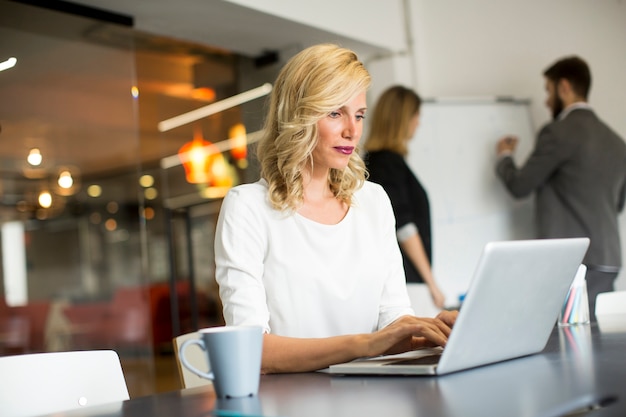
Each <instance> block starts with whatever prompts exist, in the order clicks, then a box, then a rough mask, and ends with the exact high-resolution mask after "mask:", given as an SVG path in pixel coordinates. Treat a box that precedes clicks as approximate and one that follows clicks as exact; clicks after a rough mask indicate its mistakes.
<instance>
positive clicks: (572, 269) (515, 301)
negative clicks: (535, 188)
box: [326, 238, 589, 375]
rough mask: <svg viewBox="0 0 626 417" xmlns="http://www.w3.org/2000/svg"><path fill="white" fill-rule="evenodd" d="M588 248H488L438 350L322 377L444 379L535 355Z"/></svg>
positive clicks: (582, 242)
mask: <svg viewBox="0 0 626 417" xmlns="http://www.w3.org/2000/svg"><path fill="white" fill-rule="evenodd" d="M588 246H589V239H587V238H572V239H539V240H518V241H506V242H490V243H488V244H487V245H486V246H485V248H484V250H483V253H482V255H481V257H480V260H479V262H478V266H477V268H476V271H475V272H474V276H473V278H472V281H471V283H470V287H469V290H468V292H467V295H466V297H465V299H464V301H463V304H462V306H461V309H460V311H459V315H458V317H457V321H456V323H455V325H454V328H453V329H452V333H451V334H450V337H449V339H448V343H447V345H446V347H445V349H441V348H434V349H421V350H417V351H413V352H407V353H404V354H400V355H389V356H381V357H376V358H370V359H359V360H356V361H352V362H348V363H344V364H339V365H333V366H331V367H329V368H328V369H327V370H326V372H329V373H331V374H366V375H367V374H369V375H375V374H383V375H384V374H388V375H443V374H447V373H451V372H456V371H461V370H464V369H469V368H474V367H477V366H482V365H486V364H491V363H495V362H500V361H504V360H507V359H513V358H518V357H521V356H526V355H531V354H534V353H537V352H540V351H541V350H543V348H544V347H545V345H546V343H547V341H548V338H549V337H550V333H551V332H552V329H553V328H554V326H555V324H556V320H557V317H558V314H559V311H560V309H561V307H562V305H563V301H564V300H565V297H566V296H567V292H568V290H569V287H570V285H571V283H572V281H573V280H574V276H575V275H576V272H577V271H578V268H579V267H580V265H581V262H582V260H583V257H584V255H585V253H586V251H587V248H588Z"/></svg>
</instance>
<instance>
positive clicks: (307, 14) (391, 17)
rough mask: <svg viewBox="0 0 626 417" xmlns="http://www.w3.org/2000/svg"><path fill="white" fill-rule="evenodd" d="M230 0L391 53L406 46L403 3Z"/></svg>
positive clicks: (392, 0)
mask: <svg viewBox="0 0 626 417" xmlns="http://www.w3.org/2000/svg"><path fill="white" fill-rule="evenodd" d="M227 1H228V2H230V3H234V4H238V5H240V6H245V7H249V8H251V9H256V10H259V11H262V12H264V13H268V14H272V15H275V16H279V17H282V18H285V19H289V20H292V21H294V22H299V23H302V24H305V25H309V26H314V27H316V28H319V29H323V30H326V31H329V32H333V33H337V34H340V35H344V36H346V37H352V38H354V39H359V40H361V41H363V42H366V43H370V44H372V45H376V46H380V47H383V48H385V49H389V50H392V51H398V50H401V49H402V48H403V47H404V27H403V26H402V25H398V22H399V21H402V19H403V17H402V16H403V12H402V2H401V0H384V1H383V0H334V1H332V0H331V1H329V0H321V1H318V0H316V1H293V0H227Z"/></svg>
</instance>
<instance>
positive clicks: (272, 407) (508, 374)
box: [55, 325, 626, 417]
mask: <svg viewBox="0 0 626 417" xmlns="http://www.w3.org/2000/svg"><path fill="white" fill-rule="evenodd" d="M520 337H523V335H520ZM486 348H487V347H486ZM586 408H588V409H589V410H588V411H586V412H585V413H582V414H576V416H579V415H586V416H626V332H620V333H602V332H600V331H599V329H598V328H597V327H596V326H595V325H591V326H590V325H583V326H574V327H567V328H556V329H555V331H554V332H553V334H552V336H551V338H550V341H549V342H548V345H547V346H546V348H545V350H544V352H543V353H541V354H538V355H532V356H528V357H525V358H520V359H515V360H511V361H506V362H502V363H499V364H494V365H489V366H484V367H481V368H476V369H472V370H468V371H463V372H458V373H455V374H450V375H445V376H437V377H432V376H428V377H423V376H420V377H389V376H382V377H381V376H377V377H362V376H358V377H357V376H331V375H328V374H324V373H315V372H314V373H302V374H283V375H265V376H263V377H262V378H261V387H260V391H259V395H258V397H253V398H246V399H241V400H216V398H215V396H214V394H213V390H212V388H211V387H210V386H209V387H199V388H192V389H187V390H181V391H174V392H168V393H163V394H158V395H153V396H146V397H140V398H135V399H131V400H129V401H124V402H121V403H118V404H111V405H110V406H109V407H90V408H85V409H82V410H77V411H73V412H67V413H61V414H59V413H57V414H55V417H96V416H98V417H151V416H156V417H160V416H167V417H171V416H177V417H185V416H194V417H199V416H203V417H209V416H233V415H237V416H244V415H257V416H258V415H263V416H285V417H287V416H294V417H308V416H315V417H319V416H334V417H338V416H351V417H352V416H366V417H367V416H390V415H393V416H446V417H450V416H463V417H468V416H469V417H471V416H481V417H482V416H486V415H492V416H509V417H515V416H533V417H534V416H562V415H565V414H567V413H571V412H572V411H574V410H580V409H586Z"/></svg>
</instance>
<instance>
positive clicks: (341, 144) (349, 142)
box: [313, 92, 367, 170]
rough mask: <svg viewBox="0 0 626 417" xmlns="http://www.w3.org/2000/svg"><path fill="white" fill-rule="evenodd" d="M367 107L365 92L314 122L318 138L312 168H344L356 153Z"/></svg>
mask: <svg viewBox="0 0 626 417" xmlns="http://www.w3.org/2000/svg"><path fill="white" fill-rule="evenodd" d="M366 109H367V105H366V100H365V92H363V93H361V94H359V95H357V96H355V97H354V98H353V99H352V100H351V101H349V102H348V103H346V104H345V105H344V106H343V107H341V108H339V109H337V110H335V111H332V112H331V113H329V114H328V115H327V116H326V117H324V118H322V119H321V120H320V121H318V122H317V132H318V141H317V146H316V147H315V149H314V150H313V164H314V167H315V170H328V169H331V168H334V169H343V168H345V167H346V166H347V165H348V161H349V160H350V156H351V155H352V153H353V152H355V150H356V147H357V145H358V144H359V140H360V139H361V134H362V133H363V119H364V118H365V111H366Z"/></svg>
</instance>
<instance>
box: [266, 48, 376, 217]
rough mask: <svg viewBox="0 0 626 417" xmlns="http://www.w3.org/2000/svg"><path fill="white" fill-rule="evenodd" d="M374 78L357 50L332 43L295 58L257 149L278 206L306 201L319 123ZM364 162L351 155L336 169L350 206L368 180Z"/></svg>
mask: <svg viewBox="0 0 626 417" xmlns="http://www.w3.org/2000/svg"><path fill="white" fill-rule="evenodd" d="M370 83H371V78H370V75H369V73H368V71H367V70H366V69H365V67H364V66H363V64H362V63H361V62H360V61H359V60H358V58H357V56H356V54H355V53H354V52H353V51H351V50H349V49H345V48H342V47H339V46H337V45H333V44H320V45H315V46H311V47H309V48H307V49H304V50H303V51H301V52H299V53H298V54H297V55H295V56H294V57H292V58H291V59H290V60H289V61H288V62H287V64H285V66H284V67H283V68H282V69H281V71H280V73H279V74H278V77H277V79H276V82H275V84H274V87H273V90H272V93H271V96H270V99H269V109H268V113H267V116H266V119H265V126H264V130H263V137H262V138H261V140H260V141H259V144H258V147H257V157H258V159H259V162H260V164H261V177H262V178H264V179H265V180H266V181H267V182H268V185H269V200H270V203H271V204H272V206H273V207H274V208H275V209H278V210H297V208H298V207H299V206H300V205H301V203H302V202H303V199H304V184H303V172H304V171H305V169H307V167H311V166H312V164H313V160H312V153H313V150H314V149H315V147H316V145H317V142H318V132H317V122H318V121H319V120H320V119H322V118H324V117H326V116H327V115H328V114H329V113H330V112H332V111H335V110H337V109H339V108H340V107H342V106H343V105H344V104H346V103H348V102H349V101H350V100H351V99H353V98H354V97H355V96H356V95H358V94H360V93H362V92H365V91H367V89H368V88H369V86H370ZM365 172H366V171H365V165H364V163H363V160H362V159H361V157H360V156H359V155H358V152H354V153H352V155H351V157H350V160H349V162H348V165H347V167H346V168H345V169H342V170H337V169H331V170H330V173H329V176H328V182H329V186H330V189H331V191H332V192H333V194H334V195H335V196H336V197H337V198H338V199H339V200H341V201H343V202H346V203H347V204H351V203H352V195H353V193H354V191H356V190H357V189H358V188H360V187H361V186H362V185H363V182H364V181H365Z"/></svg>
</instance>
